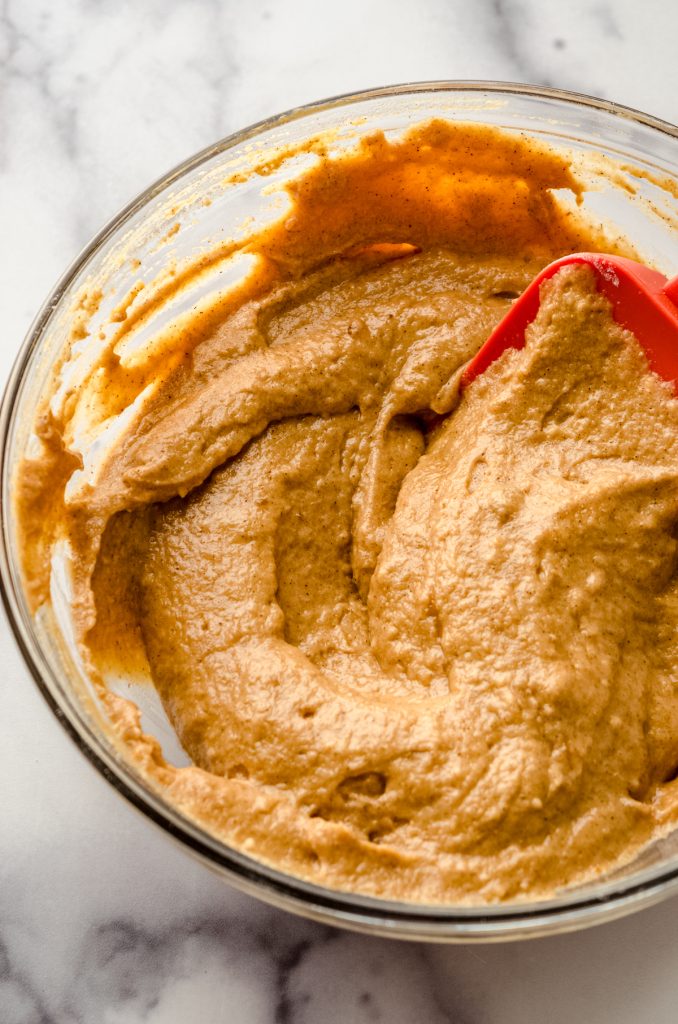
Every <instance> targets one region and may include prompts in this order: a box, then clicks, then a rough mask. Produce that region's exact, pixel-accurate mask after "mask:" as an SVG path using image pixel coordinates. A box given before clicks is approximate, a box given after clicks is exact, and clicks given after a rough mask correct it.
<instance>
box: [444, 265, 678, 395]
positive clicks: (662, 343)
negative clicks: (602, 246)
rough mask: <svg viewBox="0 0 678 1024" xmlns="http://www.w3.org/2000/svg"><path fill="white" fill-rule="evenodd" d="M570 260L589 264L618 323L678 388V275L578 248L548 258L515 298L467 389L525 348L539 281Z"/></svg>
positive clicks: (468, 376)
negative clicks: (668, 276)
mask: <svg viewBox="0 0 678 1024" xmlns="http://www.w3.org/2000/svg"><path fill="white" fill-rule="evenodd" d="M570 263H586V264H587V265H588V266H589V267H590V268H591V270H592V271H593V273H594V274H595V276H596V282H597V284H598V290H599V291H600V292H602V294H603V295H605V296H606V297H607V298H608V299H609V300H610V302H611V303H612V313H613V315H614V318H615V320H616V321H617V323H619V324H621V325H622V327H627V328H628V329H629V330H630V331H632V332H633V333H634V334H635V336H636V338H637V339H638V341H639V342H640V344H641V345H642V347H643V348H644V349H645V352H646V354H647V358H648V362H649V364H650V367H651V369H653V370H654V371H655V373H657V374H659V376H660V377H663V378H664V380H667V381H671V383H672V384H673V385H674V388H675V390H676V391H677V392H678V277H674V278H673V279H672V280H671V281H667V279H666V278H665V277H664V276H663V274H660V273H659V272H658V271H656V270H650V268H649V267H645V266H643V264H642V263H636V262H635V260H627V259H625V258H624V257H622V256H604V255H601V254H600V253H597V252H577V253H573V255H571V256H563V257H562V259H559V260H555V262H554V263H549V265H548V266H547V267H545V268H544V270H542V272H541V273H540V274H538V275H537V277H535V279H534V281H533V282H532V284H531V285H529V287H528V288H527V289H526V290H525V291H524V292H523V294H522V295H521V296H520V297H519V298H517V299H516V301H515V302H514V303H513V305H512V306H511V309H510V310H509V311H508V313H507V314H506V316H505V317H504V319H503V320H502V321H501V322H500V323H498V324H497V326H496V327H495V329H494V330H493V332H492V334H491V335H490V336H489V338H488V339H487V341H486V342H485V344H484V345H483V347H482V348H481V349H480V351H479V352H478V353H477V355H476V356H474V358H473V359H472V360H471V362H470V363H469V364H468V366H467V367H466V369H465V370H464V372H463V374H462V376H461V380H460V384H459V387H460V389H461V390H462V391H463V390H464V388H467V387H468V385H469V384H470V383H471V382H472V381H474V380H475V379H476V377H478V376H480V374H481V373H483V372H484V371H485V370H486V369H487V368H488V366H490V364H491V363H493V362H494V361H495V359H497V358H498V357H499V356H500V355H501V354H502V352H504V351H505V349H507V348H523V346H524V344H525V328H526V327H527V326H528V325H529V324H531V323H532V321H533V320H534V318H535V317H536V315H537V312H538V310H539V286H540V285H541V283H542V281H546V280H547V279H548V278H549V277H553V275H554V274H556V273H557V272H558V271H559V270H560V268H561V267H566V266H568V265H569V264H570Z"/></svg>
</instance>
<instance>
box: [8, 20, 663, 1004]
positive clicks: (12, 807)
mask: <svg viewBox="0 0 678 1024" xmlns="http://www.w3.org/2000/svg"><path fill="white" fill-rule="evenodd" d="M677 38H678V7H677V6H676V5H675V4H672V3H669V2H668V0H645V2H643V3H640V2H639V0H615V2H612V0H593V2H588V0H569V2H568V3H567V4H565V3H562V2H553V0H418V2H413V0H342V3H339V4H333V5H330V4H322V3H319V2H318V0H268V2H265V0H242V2H236V0H226V2H219V0H194V2H189V0H0V310H1V315H2V321H1V322H2V333H1V335H0V378H2V379H4V377H5V375H6V373H7V371H8V369H9V366H10V364H11V362H12V359H13V358H14V355H15V353H16V350H17V348H18V346H19V344H20V341H21V338H22V336H23V334H24V332H25V330H26V329H27V327H28V325H29V323H30V320H31V318H32V316H33V314H34V312H35V311H36V309H37V308H38V306H39V304H40V302H41V301H42V299H43V297H44V296H45V294H46V293H47V291H48V290H49V288H50V287H51V285H52V284H53V283H54V281H55V280H56V278H57V277H58V275H59V274H60V273H61V272H62V270H63V269H64V267H65V266H66V265H67V264H68V263H69V262H70V260H71V259H72V258H73V257H74V256H75V255H76V253H77V252H78V250H79V248H80V247H81V246H82V245H83V244H84V243H85V242H86V241H87V240H88V238H89V237H90V236H91V235H92V234H93V233H94V231H96V230H97V229H98V228H99V227H100V226H101V225H102V224H103V223H104V222H105V221H106V220H107V219H108V218H109V217H110V216H111V215H112V214H113V213H114V212H115V211H116V210H117V208H118V207H120V206H121V205H122V204H123V203H125V202H126V201H127V200H128V199H129V198H131V197H132V196H133V195H134V194H136V193H137V192H138V191H140V190H141V189H142V188H144V187H145V186H146V185H147V184H148V183H149V182H150V181H152V180H153V179H155V178H157V177H158V176H160V175H161V174H162V173H163V172H164V171H166V170H167V169H168V168H169V167H170V166H172V165H173V164H175V163H177V162H178V161H179V160H182V159H183V158H185V157H186V156H188V155H189V154H190V153H191V152H193V151H195V150H197V149H199V148H200V147H202V146H204V145H207V144H208V143H210V142H212V141H213V140H214V139H216V138H218V137H219V136H222V135H224V134H226V133H228V132H230V131H232V130H235V129H236V128H239V127H241V126H243V125H244V124H247V123H250V122H253V121H256V120H259V119H260V118H263V117H265V116H268V115H270V114H272V113H275V112H276V111H279V110H282V109H285V108H288V107H291V106H294V105H296V104H299V103H304V102H308V101H310V100H313V99H317V98H320V97H322V96H328V95H332V94H336V93H340V92H346V91H351V90H354V89H359V88H363V87H368V86H372V85H380V84H385V83H391V82H399V81H400V82H402V81H407V80H417V79H433V78H474V79H478V78H488V79H502V80H509V81H527V82H533V83H537V84H544V85H550V86H557V87H562V88H566V89H575V90H579V91H582V92H587V93H592V94H596V95H599V96H604V97H607V98H610V99H614V100H617V101H619V102H622V103H626V104H629V105H631V106H636V107H639V108H641V109H644V110H647V111H648V112H650V113H654V114H656V115H658V116H660V117H664V118H667V119H669V120H673V121H676V120H678V60H676V56H675V45H676V39H677ZM0 697H1V705H0V707H1V714H0V730H1V736H2V741H1V742H0V1024H62V1022H64V1024H89V1022H96V1024H142V1022H143V1024H175V1022H177V1024H178V1022H181V1024H183V1022H189V1021H190V1022H193V1021H199V1022H201V1024H213V1022H228V1024H231V1022H233V1024H264V1022H266V1024H368V1022H373V1021H384V1022H388V1024H443V1022H446V1024H447V1022H449V1024H541V1022H543V1021H547V1020H548V1021H549V1022H550V1024H574V1022H585V1024H639V1022H641V1021H642V1022H645V1021H648V1022H652V1024H674V1022H675V1021H676V1020H677V1019H678V904H676V901H673V902H670V903H667V904H665V905H663V906H659V907H656V908H654V909H651V910H648V911H645V912H643V913H641V914H639V915H637V916H636V917H633V918H629V919H627V920H625V921H622V922H619V923H617V924H612V925H607V926H604V927H601V928H598V929H594V930H591V931H589V932H587V933H585V934H582V935H570V936H563V937H560V938H554V939H548V940H542V941H533V942H528V943H523V944H517V945H511V946H506V945H499V946H492V947H470V946H468V947H458V948H455V947H434V946H425V945H422V946H419V945H415V944H409V943H397V942H389V941H387V940H374V939H369V938H365V937H361V936H356V935H351V934H346V933H341V932H338V931H335V930H333V929H328V928H323V927H320V926H318V925H315V924H311V923H308V922H304V921H302V920H299V919H296V918H294V917H292V916H290V915H288V914H284V913H281V912H278V911H274V910H272V909H269V908H267V907H265V906H263V905H262V904H260V903H258V902H256V901H254V900H252V899H249V898H246V897H244V896H242V895H239V894H237V893H235V892H234V891H232V890H231V889H230V888H229V887H228V886H226V885H225V884H224V883H223V882H222V881H221V880H220V879H218V878H217V877H215V876H214V875H212V874H211V873H210V872H208V871H207V870H206V869H205V868H203V867H202V866H201V865H199V864H197V863H195V862H194V861H193V860H192V859H190V858H189V856H188V855H187V854H186V853H185V852H183V851H182V850H181V849H179V848H178V847H176V846H174V845H173V844H172V843H171V842H170V840H169V839H167V838H166V837H165V836H164V835H163V834H161V833H160V832H159V831H157V830H156V829H155V828H154V827H153V826H151V825H150V824H149V823H147V822H146V821H145V820H144V819H143V818H141V816H139V815H138V814H137V813H136V812H135V811H134V810H132V809H131V808H130V807H129V806H127V805H126V804H124V803H123V802H122V801H121V800H120V799H119V798H118V797H117V796H116V794H115V793H114V792H113V791H112V790H111V789H110V788H109V787H108V786H107V784H106V783H105V782H104V781H103V780H102V779H101V778H99V776H98V775H96V773H95V772H94V770H93V769H92V768H91V767H90V766H89V764H88V763H86V762H85V760H84V759H83V758H82V757H81V755H80V754H79V753H78V752H77V751H76V749H75V748H74V747H73V746H72V744H71V743H70V741H69V740H68V739H67V737H66V736H65V734H64V733H63V732H62V731H61V729H60V727H59V726H58V725H57V723H56V721H55V720H54V718H53V717H52V715H51V713H50V712H49V711H48V709H47V707H46V706H45V705H44V703H43V701H42V699H41V698H40V696H39V695H38V693H37V691H36V690H35V687H34V686H33V684H32V683H31V681H30V679H29V677H28V673H27V671H26V669H25V668H24V666H23V664H22V662H21V660H20V657H19V655H18V653H17V651H16V649H15V646H14V643H13V641H12V638H11V636H10V633H9V629H8V627H7V625H6V623H5V622H4V620H2V621H0Z"/></svg>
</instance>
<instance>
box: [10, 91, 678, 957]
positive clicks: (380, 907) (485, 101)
mask: <svg viewBox="0 0 678 1024" xmlns="http://www.w3.org/2000/svg"><path fill="white" fill-rule="evenodd" d="M431 117H442V118H446V119H449V120H464V121H476V122H481V123H485V124H491V125H497V126H501V127H503V128H506V129H510V130H514V131H521V132H525V133H527V134H529V135H534V136H537V137H539V138H541V139H542V140H544V141H546V142H547V143H550V144H551V145H554V146H560V147H564V148H566V149H567V150H568V154H569V156H570V157H573V158H574V159H575V161H580V162H581V167H579V166H578V168H577V170H578V173H579V176H580V177H585V178H588V181H589V184H590V186H591V190H590V191H587V193H586V196H585V200H584V207H585V209H588V210H590V211H591V213H592V214H593V215H595V216H598V217H600V218H601V219H604V220H605V221H606V222H608V223H609V222H613V223H614V224H616V225H617V226H618V228H619V230H620V231H621V232H622V233H623V234H624V235H625V236H626V237H627V238H629V239H630V240H631V242H632V243H633V244H634V245H635V246H636V248H637V249H638V251H639V252H640V253H641V254H642V256H643V257H644V258H645V259H646V260H648V261H651V262H653V263H655V264H656V265H657V266H658V267H659V268H660V269H662V270H664V271H665V272H670V271H673V272H675V269H676V265H677V264H678V258H677V257H678V241H677V233H676V227H675V224H676V215H677V212H678V211H677V209H676V207H677V202H676V197H677V196H678V129H677V128H675V127H674V126H672V125H670V124H667V123H665V122H662V121H659V120H657V119H655V118H652V117H649V116H647V115H645V114H641V113H638V112H636V111H634V110H629V109H627V108H625V107H620V106H616V105H614V104H611V103H607V102H603V101H602V100H597V99H592V98H589V97H585V96H578V95H575V94H572V93H564V92H559V91H555V90H545V89H543V90H542V89H536V88H531V87H529V86H521V85H507V84H503V83H490V82H433V83H423V84H416V85H405V86H397V87H392V88H384V89H375V90H372V91H370V92H363V93H356V94H354V95H349V96H342V97H338V98H336V99H332V100H327V101H325V102H322V103H317V104H313V105H311V106H308V107H303V108H301V109H298V110H293V111H290V112H289V113H286V114H282V115H281V116H279V117H275V118H272V119H271V120H268V121H264V122H262V123H261V124H258V125H254V126H253V127H251V128H247V129H245V130H244V131H241V132H238V133H237V134H235V135H232V136H230V137H229V138H226V139H223V140H222V141H221V142H218V143H216V144H215V145H213V146H211V147H210V148H209V149H206V150H204V151H203V152H202V153H198V154H197V155H196V156H194V157H192V158H191V159H190V160H187V161H186V162H185V163H184V164H182V165H181V166H180V167H177V168H176V169H175V170H173V171H171V172H170V173H169V174H167V175H166V176H165V177H164V178H163V179H162V180H160V181H158V182H156V183H155V184H154V185H152V186H151V187H150V188H148V189H147V190H146V191H145V192H144V193H143V194H142V195H140V196H139V197H138V198H137V199H135V200H134V201H133V202H132V203H130V205H129V206H127V207H126V208H125V209H124V210H123V211H122V212H121V213H120V214H119V215H118V216H117V217H115V218H114V219H113V220H112V221H111V222H110V223H109V224H108V225H107V226H106V227H105V228H104V229H103V231H101V232H100V234H99V235H98V236H97V237H96V238H95V239H94V240H93V241H92V242H91V243H90V245H88V246H87V248H86V249H85V250H84V252H83V253H82V254H81V255H80V256H79V257H78V259H77V260H76V261H75V262H74V263H73V265H72V266H71V267H70V268H69V269H68V270H67V271H66V273H65V274H64V276H63V277H62V279H61V280H60V281H59V283H58V284H57V286H56V287H55V289H54V291H53V292H52V294H51V295H50V296H49V297H48V298H47V300H46V301H45V303H44V305H43V307H42V309H41V310H40V312H39V313H38V316H37V317H36V320H35V322H34V324H33V326H32V328H31V330H30V332H29V335H28V337H27V338H26V340H25V342H24V344H23V346H22V348H21V351H20V353H19V355H18V358H17V360H16V363H15V365H14V368H13V371H12V374H11V376H10V379H9V382H8V385H7V388H6V391H5V395H4V399H3V404H2V409H1V412H0V440H1V445H2V538H1V543H0V575H1V579H2V589H3V598H4V602H5V606H6V609H7V612H8V615H9V620H10V622H11V625H12V628H13V630H14V633H15V636H16V639H17V642H18V644H19V646H20V648H21V650H22V653H23V655H24V658H25V660H26V663H27V665H28V667H29V668H30V670H31V673H32V675H33V677H34V679H35V681H36V683H37V685H38V686H39V688H40V690H41V692H42V694H43V696H44V697H45V699H46V700H47V702H48V704H49V705H50V707H51V708H52V710H53V711H54V713H55V715H56V717H57V719H58V721H60V722H61V724H62V725H63V726H64V727H65V728H66V730H67V731H68V732H69V733H70V735H71V736H72V737H73V739H74V740H75V742H76V743H77V745H78V746H79V747H80V749H81V750H82V751H83V752H84V753H85V754H86V755H87V756H88V757H89V758H90V760H91V761H92V762H93V763H94V764H95V765H96V767H97V768H98V769H99V771H100V772H101V773H102V774H103V776H104V777H105V778H106V779H107V780H108V781H109V782H110V783H111V785H113V786H114V787H115V788H116V789H117V790H118V792H119V793H121V794H122V795H123V796H124V797H126V798H127V799H128V800H129V801H131V802H132V803H133V804H134V805H135V806H136V807H137V808H139V809H140V810H141V811H142V812H143V814H144V815H145V816H146V817H147V818H148V819H150V820H151V821H153V822H155V823H156V824H158V825H160V826H161V827H162V828H164V829H165V830H166V832H168V833H169V834H170V835H172V836H174V838H175V839H177V840H179V842H181V843H182V844H183V845H184V846H185V847H186V848H188V849H189V850H191V851H193V853H195V854H196V855H197V856H198V857H200V858H201V859H202V860H203V861H204V862H205V863H207V864H208V865H209V866H211V867H212V868H214V869H215V870H217V871H218V872H219V873H221V874H222V875H223V876H224V878H226V879H228V880H229V881H230V882H231V883H232V884H233V885H235V886H237V887H238V888H240V889H242V890H244V891H246V892H248V893H251V894H252V895H254V896H258V897H259V898H261V899H264V900H267V901H269V902H271V903H274V904H276V905H278V906H281V907H285V908H287V909H289V910H291V911H294V912H296V913H300V914H304V915H307V916H309V917H312V918H315V919H318V920H321V921H325V922H330V923H333V924H337V925H343V926H345V927H349V928H353V929H356V930H360V931H365V932H372V933H379V934H382V935H391V936H400V937H407V938H417V939H427V940H437V941H455V940H456V941H469V940H480V941H490V940H497V939H505V938H516V937H520V936H528V935H529V936H534V935H539V934H547V933H552V932H558V931H566V930H569V929H574V928H581V927H583V926H584V925H589V924H593V923H595V922H601V921H605V920H609V919H611V918H613V917H617V916H620V915H622V914H625V913H628V912H630V911H631V910H634V909H636V908H638V907H641V906H645V905H648V904H650V903H654V902H657V901H658V900H660V899H663V898H665V897H666V896H668V895H669V894H671V893H674V892H678V831H677V832H675V833H674V834H672V835H670V836H668V837H667V838H665V839H663V840H661V841H659V842H656V843H655V844H653V845H652V846H651V847H649V848H648V849H646V850H645V851H644V852H643V853H642V855H641V856H640V857H639V858H637V859H636V860H635V861H634V862H633V863H631V864H629V865H627V866H625V867H624V868H622V869H620V870H618V871H616V872H615V873H614V874H613V875H609V876H607V877H606V878H604V879H601V880H599V881H594V882H589V883H587V884H586V885H582V886H579V887H577V888H572V889H568V890H567V891H565V892H563V893H561V894H559V895H558V896H556V897H554V898H553V899H549V900H539V901H533V902H520V903H515V904H502V905H492V906H481V907H457V906H423V905H418V904H411V903H397V902H393V901H384V900H379V899H375V898H370V897H365V896H356V895H353V894H349V893H344V892H336V891H330V890H328V889H324V888H321V887H319V886H316V885H312V884H309V883H307V882H304V881H302V880H300V879H298V878H294V877H291V876H289V875H286V874H283V873H281V872H279V871H276V870H273V869H272V868H269V867H267V866H264V865H262V864H260V863H259V862H257V861H256V860H254V859H252V858H251V857H248V856H246V855H244V854H242V853H240V852H238V851H236V850H233V849H230V848H229V847H227V846H226V845H225V844H224V843H223V842H221V841H219V840H218V839H216V838H215V837H214V836H212V835H210V834H209V833H208V832H207V831H205V830H204V829H203V828H201V827H200V826H199V825H198V824H197V823H196V822H194V821H192V820H190V819H189V818H187V817H186V816H185V815H183V814H182V813H181V812H180V811H179V810H177V808H176V807H174V806H172V805H171V804H170V803H169V802H168V801H166V800H165V799H164V798H163V796H162V794H161V793H160V792H158V791H157V790H156V789H153V788H151V787H150V786H149V784H148V783H147V782H146V781H145V779H144V777H143V776H142V775H141V773H140V772H139V770H138V768H137V767H136V766H135V764H134V763H133V762H132V761H131V760H130V759H129V758H128V757H126V755H125V751H124V750H123V749H121V748H120V747H119V745H117V744H115V743H114V742H113V741H112V739H111V736H110V734H109V732H108V731H107V729H106V727H105V726H106V723H105V720H104V712H103V710H102V708H101V707H100V706H98V702H97V698H96V695H95V693H94V691H93V689H92V688H91V686H89V685H88V681H87V679H86V677H85V676H84V674H83V672H82V670H81V668H80V666H79V664H78V659H77V654H76V652H75V651H74V649H73V644H72V642H70V640H69V635H68V629H67V627H66V626H65V625H64V623H65V618H64V616H63V614H61V613H60V609H59V593H58V586H57V588H56V590H55V601H54V609H53V610H51V611H50V610H47V611H45V612H43V613H41V614H39V615H38V616H36V617H33V616H32V615H31V614H30V612H29V609H28V605H27V601H26V596H25V593H24V588H23V585H22V581H21V577H20V572H19V566H18V560H17V544H16V533H15V522H14V520H13V512H12V503H11V486H12V474H13V468H14V466H15V465H16V462H17V459H18V458H20V457H21V454H22V453H23V452H24V451H25V450H26V446H27V445H30V428H31V418H32V415H33V413H34V410H35V407H36V402H37V399H38V396H39V395H40V394H41V392H44V389H45V387H46V386H47V381H48V379H49V374H50V370H51V368H52V367H53V364H54V362H55V360H56V358H57V356H58V354H59V352H60V351H61V350H62V348H63V345H64V343H65V341H66V338H67V337H68V334H69V330H70V327H71V324H72V319H73V304H74V300H75V298H76V296H77V294H78V292H79V291H80V290H81V289H82V287H83V286H84V285H85V284H87V283H88V282H91V281H97V280H98V281H104V282H105V285H106V287H105V296H104V299H103V301H102V303H101V306H100V309H99V311H98V314H97V316H98V317H99V319H100V321H101V327H102V329H103V330H104V331H105V330H106V323H107V322H108V321H109V320H110V313H111V311H112V309H114V307H115V305H116V302H120V300H121V298H122V297H124V296H126V295H128V294H129V293H130V292H131V290H132V289H133V287H134V284H135V281H136V280H137V276H138V270H137V268H138V267H139V265H140V264H141V265H142V266H143V268H144V275H145V276H146V277H147V278H152V277H153V276H154V275H156V274H160V273H161V272H162V271H163V269H164V268H165V267H166V266H167V264H168V261H170V260H175V261H178V262H179V263H181V262H182V261H184V260H188V259H192V258H195V257H197V256H198V255H199V254H200V253H201V252H204V251H206V250H207V249H208V248H210V247H212V246H213V245H214V244H215V242H218V241H219V240H220V239H226V238H229V237H236V236H237V235H238V234H239V233H242V232H243V231H249V230H251V228H252V225H253V223H257V222H258V221H260V220H264V221H265V220H266V219H267V218H270V217H272V216H279V212H280V208H279V202H280V192H279V191H278V194H277V195H276V186H277V185H278V186H279V185H280V183H281V182H282V181H283V180H285V179H286V178H289V177H290V176H293V175H294V174H296V173H298V172H299V171H300V170H301V169H302V168H303V166H304V165H305V160H307V159H309V158H308V157H305V158H304V157H301V158H300V157H294V158H292V159H291V160H288V161H287V162H283V163H282V164H280V166H279V167H277V168H276V167H275V166H273V165H272V164H271V163H270V162H268V157H270V153H271V150H274V149H279V147H292V148H293V147H294V146H295V144H298V143H299V142H300V141H302V140H305V139H307V138H309V137H310V136H313V135H316V134H317V133H320V132H328V131H329V132H330V133H332V134H331V136H330V138H331V142H330V143H329V152H330V154H331V153H332V152H339V151H340V150H341V149H342V148H343V147H346V146H351V145H354V144H355V141H356V139H357V138H359V137H360V136H361V135H362V134H363V133H367V132H370V131H373V130H374V129H375V128H380V129H383V130H384V131H385V132H386V133H387V134H388V135H391V134H397V133H399V132H401V131H402V130H403V129H405V128H407V127H408V126H410V125H412V124H414V123H417V122H420V121H423V120H427V119H429V118H431ZM605 159H608V161H609V160H610V159H611V160H613V161H615V162H616V165H617V173H616V174H613V175H610V174H608V172H609V164H608V166H607V167H605V165H604V161H605ZM257 167H258V168H259V173H257V172H256V171H255V172H254V173H253V168H257ZM264 170H265V173H264V175H263V176H262V171H264ZM227 178H228V183H226V181H225V179H227ZM177 223H180V224H181V230H180V231H177V230H174V229H173V226H174V225H175V224H177ZM137 261H139V262H137ZM221 269H222V277H221V278H220V280H219V286H223V284H224V283H225V279H224V276H223V272H224V270H225V268H221ZM235 270H236V271H237V267H236V268H235ZM234 272H235V271H234ZM213 286H214V282H210V281H209V280H204V281H203V282H202V283H201V285H200V287H201V288H202V289H203V292H204V290H205V289H209V288H210V287H213ZM195 300H196V295H195V294H190V295H186V296H184V297H183V298H182V299H181V300H180V302H179V303H178V304H175V305H174V306H173V307H172V309H171V310H170V311H169V312H170V314H171V315H172V316H174V315H176V314H177V313H179V312H181V310H182V309H183V308H188V307H189V306H190V305H191V304H192V302H194V301H195ZM163 315H168V314H167V311H165V313H164V314H163V313H161V314H160V319H159V320H158V322H157V323H154V324H151V326H150V328H149V329H153V328H154V327H155V326H158V324H159V323H160V322H161V320H162V316H163ZM109 327H110V324H109ZM93 336H94V335H93ZM61 612H63V608H61ZM111 685H114V683H113V682H112V683H111ZM124 692H125V694H126V695H128V696H129V695H130V690H129V689H125V690H124ZM131 695H132V696H133V699H135V700H136V701H137V703H138V704H139V706H140V708H141V710H142V716H143V722H144V725H145V726H146V727H147V729H148V731H150V732H151V733H153V734H154V735H155V736H156V737H157V738H158V739H159V741H160V742H161V744H162V747H163V750H164V752H165V756H166V757H167V758H168V759H169V760H170V761H172V762H173V763H175V764H180V763H185V755H184V754H183V752H182V751H181V749H180V748H179V746H178V743H177V740H176V737H175V735H174V733H173V731H172V729H171V727H170V725H169V723H168V721H167V719H166V717H165V715H164V712H163V710H162V707H161V705H160V702H159V700H158V699H157V696H156V694H155V692H154V691H153V690H152V688H150V687H138V688H137V689H134V688H132V693H131ZM182 759H183V760H182Z"/></svg>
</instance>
